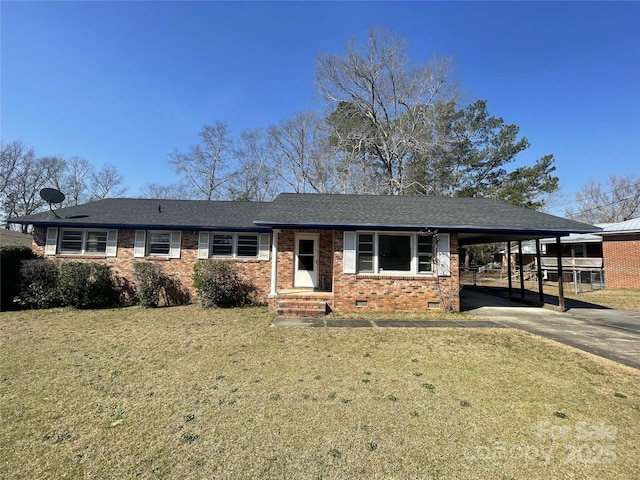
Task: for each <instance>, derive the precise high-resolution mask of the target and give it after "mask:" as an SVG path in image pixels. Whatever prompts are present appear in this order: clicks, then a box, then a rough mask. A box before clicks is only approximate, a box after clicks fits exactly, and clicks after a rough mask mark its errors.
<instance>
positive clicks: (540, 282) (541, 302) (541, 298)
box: [536, 238, 544, 305]
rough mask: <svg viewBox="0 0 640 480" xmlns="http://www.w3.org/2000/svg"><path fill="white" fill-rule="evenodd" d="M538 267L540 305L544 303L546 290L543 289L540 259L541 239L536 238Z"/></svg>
mask: <svg viewBox="0 0 640 480" xmlns="http://www.w3.org/2000/svg"><path fill="white" fill-rule="evenodd" d="M536 267H537V272H536V273H537V275H538V297H539V298H540V305H544V292H543V291H542V262H541V261H540V239H539V238H536Z"/></svg>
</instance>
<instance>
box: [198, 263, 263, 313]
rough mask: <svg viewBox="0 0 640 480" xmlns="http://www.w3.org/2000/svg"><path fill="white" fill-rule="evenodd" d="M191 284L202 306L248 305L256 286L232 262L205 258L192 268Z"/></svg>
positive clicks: (226, 306)
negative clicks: (242, 275) (244, 277)
mask: <svg viewBox="0 0 640 480" xmlns="http://www.w3.org/2000/svg"><path fill="white" fill-rule="evenodd" d="M193 286H194V288H195V289H196V291H197V292H198V296H199V297H200V303H201V305H202V306H203V307H222V308H228V307H241V306H244V305H249V304H250V303H251V299H252V296H253V294H254V293H255V290H256V288H255V287H254V286H253V285H252V284H251V283H249V282H247V281H246V280H245V279H243V278H242V277H241V276H240V274H239V273H238V271H237V270H236V268H235V266H234V265H233V264H232V263H229V262H225V261H222V260H206V261H204V262H199V263H197V264H196V265H195V267H194V268H193Z"/></svg>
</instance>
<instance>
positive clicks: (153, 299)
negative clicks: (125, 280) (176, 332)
mask: <svg viewBox="0 0 640 480" xmlns="http://www.w3.org/2000/svg"><path fill="white" fill-rule="evenodd" d="M133 275H134V277H135V281H136V294H137V295H138V300H139V301H140V305H142V306H143V307H145V308H149V307H153V308H155V307H158V306H159V305H160V304H161V303H163V304H164V305H166V306H171V305H184V304H186V303H189V300H190V298H189V292H187V291H186V290H185V289H184V288H183V286H182V284H181V283H180V281H179V280H178V279H177V278H174V277H170V276H169V275H167V274H166V273H164V272H163V271H162V268H160V266H158V265H156V264H154V263H149V262H136V263H134V265H133Z"/></svg>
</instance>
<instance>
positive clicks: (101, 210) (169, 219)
mask: <svg viewBox="0 0 640 480" xmlns="http://www.w3.org/2000/svg"><path fill="white" fill-rule="evenodd" d="M268 206H269V203H266V202H226V201H208V200H154V199H145V198H107V199H104V200H98V201H95V202H89V203H85V204H83V205H78V206H75V207H67V208H61V209H57V210H54V212H50V211H46V212H42V213H36V214H34V215H27V216H24V217H20V218H18V219H12V220H11V221H12V222H14V223H22V224H36V225H45V226H55V225H59V226H84V225H91V226H100V227H110V228H148V229H164V228H166V229H171V228H174V229H175V228H176V227H180V228H182V229H185V230H195V229H198V230H206V229H229V230H256V229H259V227H256V225H255V224H254V223H253V221H254V220H255V219H256V218H258V217H260V216H261V215H262V211H263V210H264V209H265V208H267V207H268Z"/></svg>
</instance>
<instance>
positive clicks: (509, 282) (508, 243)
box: [507, 240, 511, 300]
mask: <svg viewBox="0 0 640 480" xmlns="http://www.w3.org/2000/svg"><path fill="white" fill-rule="evenodd" d="M507 282H508V283H507V285H508V286H509V300H511V242H510V241H509V240H507Z"/></svg>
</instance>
